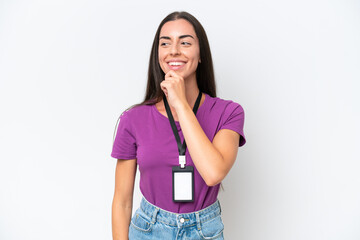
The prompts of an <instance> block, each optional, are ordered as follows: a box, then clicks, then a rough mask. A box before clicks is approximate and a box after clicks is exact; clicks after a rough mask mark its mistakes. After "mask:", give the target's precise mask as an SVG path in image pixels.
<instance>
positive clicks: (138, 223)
mask: <svg viewBox="0 0 360 240" xmlns="http://www.w3.org/2000/svg"><path fill="white" fill-rule="evenodd" d="M131 225H132V226H133V227H134V228H135V229H137V230H140V231H143V232H150V231H151V229H152V226H153V224H152V223H151V219H150V218H149V217H148V216H147V215H146V214H145V213H144V212H143V211H141V209H139V208H138V209H137V210H136V211H135V214H134V216H133V217H132V218H131Z"/></svg>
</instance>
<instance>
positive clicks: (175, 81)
mask: <svg viewBox="0 0 360 240" xmlns="http://www.w3.org/2000/svg"><path fill="white" fill-rule="evenodd" d="M160 87H161V90H163V92H164V93H165V96H166V97H167V101H168V103H169V105H170V106H171V107H173V108H175V110H176V108H178V107H180V106H181V104H185V103H187V100H186V96H185V83H184V79H183V77H182V76H180V75H179V74H177V73H176V72H175V71H174V70H170V71H169V72H167V73H166V75H165V80H163V81H162V82H161V83H160Z"/></svg>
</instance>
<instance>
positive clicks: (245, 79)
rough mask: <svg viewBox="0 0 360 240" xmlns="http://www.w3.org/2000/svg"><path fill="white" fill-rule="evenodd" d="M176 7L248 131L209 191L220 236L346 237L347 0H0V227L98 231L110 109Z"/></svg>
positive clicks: (353, 52)
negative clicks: (197, 30)
mask: <svg viewBox="0 0 360 240" xmlns="http://www.w3.org/2000/svg"><path fill="white" fill-rule="evenodd" d="M175 10H185V11H188V12H189V13H191V14H193V15H194V16H195V17H197V18H198V20H199V21H200V22H201V23H202V24H203V26H204V28H205V30H206V32H207V34H208V38H209V41H210V47H211V50H212V54H213V60H214V65H215V76H216V81H217V86H218V96H219V97H221V98H223V99H231V100H233V101H236V102H238V103H240V104H241V105H242V106H243V108H244V109H245V115H246V116H245V117H246V119H245V134H246V137H247V143H246V145H245V146H244V147H241V148H239V153H238V158H237V161H236V163H235V165H234V166H233V168H232V169H231V171H230V173H229V174H228V176H227V177H226V179H225V180H224V181H223V185H224V188H225V191H220V193H219V199H220V201H221V204H222V209H223V221H224V224H225V230H224V234H225V238H226V239H230V240H232V239H234V240H235V239H236V240H237V239H244V240H303V239H304V240H308V239H311V240H312V239H313V240H357V239H360V227H359V226H360V204H359V203H360V176H359V171H360V163H359V159H360V158H359V156H360V151H359V149H360V148H359V143H360V137H359V136H360V127H359V125H358V123H359V122H360V101H359V100H360V97H359V93H360V92H359V90H360V84H359V80H360V70H359V69H360V45H359V43H360V2H359V1H350V0H349V1H342V0H333V1H324V0H323V1H322V0H303V1H285V0H274V1H266V0H254V1H244V0H241V1H227V0H222V1H209V0H206V1H196V2H195V1H187V0H184V1H180V2H174V1H170V2H169V1H145V0H143V1H140V0H137V1H132V2H131V3H130V1H129V2H124V1H111V0H105V1H104V0H103V1H94V0H92V1H88V0H82V1H81V0H72V1H70V0H67V1H46V0H38V1H34V0H33V1H16V0H11V1H10V0H8V1H4V0H2V1H1V0H0V114H1V117H0V121H1V124H0V148H1V150H0V239H2V240H13V239H27V240H33V239H34V240H35V239H36V240H45V239H54V240H57V239H59V240H60V239H61V240H63V239H111V203H112V197H113V191H114V171H115V164H116V160H115V159H112V158H111V157H110V153H111V147H112V140H113V133H114V129H115V125H116V121H117V118H118V116H119V115H120V113H121V112H122V111H123V110H125V109H126V108H127V107H129V106H130V105H132V104H135V103H138V102H140V101H142V99H143V97H144V92H145V86H146V74H147V67H148V59H149V55H150V48H151V44H152V41H153V38H154V35H155V31H156V29H157V27H158V25H159V23H160V21H161V20H162V19H163V18H164V17H165V16H166V15H167V14H169V13H170V12H172V11H175ZM138 174H139V172H138ZM138 180H139V175H137V178H136V183H135V184H136V186H135V196H134V199H135V200H134V209H135V208H137V207H138V204H139V202H140V199H141V193H140V191H139V186H138V184H139V182H138Z"/></svg>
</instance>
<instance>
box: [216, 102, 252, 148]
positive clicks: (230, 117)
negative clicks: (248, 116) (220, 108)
mask: <svg viewBox="0 0 360 240" xmlns="http://www.w3.org/2000/svg"><path fill="white" fill-rule="evenodd" d="M244 117H245V114H244V109H243V108H242V107H241V105H240V104H238V103H236V102H231V103H229V104H228V105H227V106H226V108H225V110H224V113H223V115H222V119H221V123H220V124H221V125H220V128H219V131H220V130H221V129H230V130H233V131H235V132H237V133H239V134H240V140H239V147H241V146H242V145H244V144H245V142H246V139H245V135H244V120H245V118H244Z"/></svg>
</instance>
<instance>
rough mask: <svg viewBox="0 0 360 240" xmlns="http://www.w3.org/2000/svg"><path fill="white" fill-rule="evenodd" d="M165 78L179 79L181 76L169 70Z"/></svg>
mask: <svg viewBox="0 0 360 240" xmlns="http://www.w3.org/2000/svg"><path fill="white" fill-rule="evenodd" d="M165 77H181V76H180V75H179V74H177V73H176V72H175V71H174V70H170V71H168V72H167V73H166V74H165Z"/></svg>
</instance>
